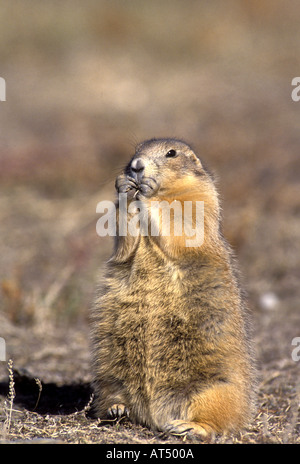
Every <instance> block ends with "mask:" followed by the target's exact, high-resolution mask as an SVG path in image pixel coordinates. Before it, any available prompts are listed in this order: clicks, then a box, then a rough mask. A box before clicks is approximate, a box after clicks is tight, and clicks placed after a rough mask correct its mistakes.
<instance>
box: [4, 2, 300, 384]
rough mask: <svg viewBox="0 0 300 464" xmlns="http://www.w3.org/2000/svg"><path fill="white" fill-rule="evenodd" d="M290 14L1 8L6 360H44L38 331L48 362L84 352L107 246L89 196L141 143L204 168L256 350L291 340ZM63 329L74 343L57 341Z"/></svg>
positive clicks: (296, 42) (193, 5) (264, 351)
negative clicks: (187, 149) (188, 154)
mask: <svg viewBox="0 0 300 464" xmlns="http://www.w3.org/2000/svg"><path fill="white" fill-rule="evenodd" d="M299 17H300V4H299V1H297V0H289V1H288V2H286V1H281V0H227V1H226V2H222V1H220V0H210V1H209V2H203V1H196V0H189V1H185V2H184V1H180V0H172V1H171V0H165V1H163V2H161V1H158V0H152V1H151V2H146V1H143V0H139V1H138V0H131V1H118V0H110V1H108V0H107V1H105V0H97V1H96V0H86V1H85V2H82V1H76V0H72V1H71V0H64V1H58V0H53V1H51V2H42V1H38V0H26V2H24V1H22V0H11V1H9V2H5V1H2V2H1V5H0V76H1V77H3V78H4V79H5V81H6V102H0V263H1V264H0V287H1V295H0V297H1V309H0V336H2V337H4V338H5V339H6V341H7V350H8V355H9V356H13V357H14V358H15V359H16V361H17V362H18V363H19V364H24V365H26V364H30V363H32V362H37V360H40V361H45V360H47V359H49V360H50V359H53V358H52V357H51V356H53V350H54V347H53V346H52V348H51V349H50V348H49V350H48V352H46V353H45V347H44V343H45V340H47V336H49V334H52V336H53V337H54V338H53V340H56V342H55V343H54V345H55V349H56V353H57V356H59V352H58V350H59V348H58V346H61V348H60V349H61V350H62V351H61V358H62V359H63V358H64V357H65V358H66V353H67V351H66V350H68V349H71V348H70V347H72V349H73V348H74V350H75V351H76V350H77V351H78V352H79V351H80V352H82V351H84V352H85V353H86V352H87V351H88V350H87V348H86V347H87V332H85V330H87V329H86V327H87V321H88V311H89V307H90V305H91V302H92V299H93V293H94V289H95V285H96V281H97V273H98V271H99V269H100V267H101V265H102V263H103V262H104V261H105V260H106V259H107V258H108V256H109V255H110V253H111V249H112V242H111V239H109V238H100V237H98V236H97V234H96V222H97V219H98V215H97V214H96V205H97V203H98V202H99V201H101V200H103V199H105V200H108V199H113V198H114V179H115V177H116V175H117V174H118V172H119V171H120V169H121V168H122V167H123V166H124V164H125V163H126V162H127V161H128V159H129V158H130V157H131V156H132V154H133V152H134V147H135V145H136V143H137V142H140V141H142V140H144V139H147V138H152V137H178V138H182V139H184V140H186V141H187V142H188V143H190V144H191V145H192V147H193V148H194V149H195V150H196V152H197V153H198V154H199V155H200V157H201V158H202V159H203V161H204V162H205V163H206V164H207V165H208V166H209V167H210V169H211V170H212V171H213V172H215V174H216V175H217V178H218V188H219V191H220V195H221V200H222V205H223V215H224V233H225V236H226V237H227V238H228V240H229V242H230V243H231V244H232V246H233V247H234V250H235V252H236V254H237V257H238V260H239V264H240V268H241V270H242V275H243V279H244V283H245V286H246V289H247V291H248V294H249V301H250V307H251V308H252V310H253V313H254V315H255V319H256V322H257V326H258V331H257V332H256V338H257V345H258V351H259V354H260V355H261V356H262V357H263V359H264V360H265V361H267V360H270V359H275V358H276V355H278V358H280V357H284V356H290V354H289V353H290V343H291V336H292V335H293V334H294V336H299V335H300V333H299V328H300V324H299V297H300V287H299V277H300V253H299V239H300V222H299V220H300V195H299V194H300V190H299V177H300V163H299V148H300V130H299V118H300V102H298V103H297V102H294V101H293V100H292V98H291V92H292V90H293V88H292V86H291V81H292V79H293V77H296V76H299V75H300V53H299V49H300V47H299V46H300V28H299ZM262 328H263V330H262ZM297 328H298V329H297ZM77 329H78V331H76V330H77ZM265 329H266V331H265ZM267 329H268V330H269V332H268V331H267ZM276 330H278V331H277V332H276ZM297 330H298V333H297ZM69 333H70V334H71V335H70V337H71V336H73V334H74V333H76V334H78V335H76V337H78V338H76V339H72V340H73V342H72V343H73V345H72V343H71V342H70V344H69V346H68V347H67V348H63V346H64V344H63V342H62V341H61V338H59V337H60V335H59V334H63V337H64V343H65V344H66V343H67V340H68V338H67V334H69ZM267 333H268V335H266V334H267ZM286 333H288V335H284V334H286ZM80 334H81V335H80ZM55 337H58V338H57V339H56V338H55ZM272 337H273V338H272ZM278 337H283V338H282V340H281V339H280V340H281V342H278V340H279V338H278ZM271 339H272V340H273V342H272V343H271V341H270V340H271ZM57 340H59V341H57ZM275 340H276V342H275ZM263 341H264V343H263ZM34 344H36V349H33V347H32V345H34ZM52 345H53V344H52ZM81 347H83V348H81ZM64 349H65V351H64ZM41 350H42V354H41V353H40V354H37V353H38V352H40V351H41ZM51 350H52V351H51ZM77 351H76V353H77ZM33 352H34V353H35V354H34V356H35V357H34V356H33ZM47 353H48V354H47ZM47 356H48V358H47ZM78 356H80V355H79V354H78ZM84 356H85V355H84ZM274 357H275V358H274ZM78 359H79V358H78ZM48 367H49V365H48ZM57 369H59V367H58V365H57V363H56V364H55V366H54V367H53V371H54V370H55V371H57ZM63 369H64V372H66V371H65V365H64V367H63ZM70 369H71V367H70ZM73 370H74V366H73ZM81 374H82V371H81ZM81 374H80V375H81ZM75 375H76V374H75Z"/></svg>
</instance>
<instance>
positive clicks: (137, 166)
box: [131, 158, 145, 172]
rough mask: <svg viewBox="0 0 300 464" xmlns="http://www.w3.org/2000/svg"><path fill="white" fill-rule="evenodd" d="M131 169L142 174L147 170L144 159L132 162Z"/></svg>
mask: <svg viewBox="0 0 300 464" xmlns="http://www.w3.org/2000/svg"><path fill="white" fill-rule="evenodd" d="M131 169H132V170H133V172H142V171H143V170H144V169H145V164H144V161H143V160H142V158H137V159H135V160H133V161H132V163H131Z"/></svg>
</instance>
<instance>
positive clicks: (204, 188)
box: [124, 139, 217, 200]
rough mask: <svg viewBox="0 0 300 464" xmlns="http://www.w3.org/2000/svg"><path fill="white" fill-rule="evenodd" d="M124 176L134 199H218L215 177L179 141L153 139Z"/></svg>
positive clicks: (140, 148)
mask: <svg viewBox="0 0 300 464" xmlns="http://www.w3.org/2000/svg"><path fill="white" fill-rule="evenodd" d="M124 175H125V176H126V178H127V179H129V180H130V181H131V183H130V186H131V187H132V189H131V190H133V191H134V196H135V197H136V198H137V199H141V200H142V199H143V198H153V197H156V198H159V199H167V200H172V199H178V200H180V199H182V197H184V199H186V200H188V199H189V198H188V197H191V198H190V199H197V197H199V195H200V196H202V195H203V196H205V197H206V196H207V195H209V196H210V197H216V196H217V193H216V189H215V186H214V182H213V180H212V177H211V175H210V174H208V172H207V171H206V170H205V169H204V167H203V165H202V163H201V161H200V159H199V158H198V157H197V156H196V154H195V153H194V151H193V150H192V149H191V147H190V146H189V145H188V144H186V143H185V142H183V141H181V140H177V139H151V140H147V141H145V142H143V143H141V144H139V145H138V146H137V148H136V152H135V155H134V156H133V157H132V159H131V160H130V162H129V163H128V165H127V166H126V168H125V171H124ZM127 191H128V184H127ZM203 199H204V198H203Z"/></svg>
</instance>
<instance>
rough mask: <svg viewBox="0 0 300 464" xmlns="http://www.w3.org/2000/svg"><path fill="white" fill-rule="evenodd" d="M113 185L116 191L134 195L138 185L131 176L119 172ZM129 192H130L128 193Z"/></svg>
mask: <svg viewBox="0 0 300 464" xmlns="http://www.w3.org/2000/svg"><path fill="white" fill-rule="evenodd" d="M115 187H116V190H117V192H118V193H127V194H132V195H134V194H135V193H136V192H137V190H138V185H137V183H136V181H135V179H133V177H129V176H125V175H124V174H121V175H120V176H118V177H117V179H116V183H115ZM129 192H130V193H129Z"/></svg>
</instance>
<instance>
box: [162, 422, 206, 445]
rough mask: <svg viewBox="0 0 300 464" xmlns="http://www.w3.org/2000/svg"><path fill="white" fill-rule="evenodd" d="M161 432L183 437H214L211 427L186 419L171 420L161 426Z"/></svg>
mask: <svg viewBox="0 0 300 464" xmlns="http://www.w3.org/2000/svg"><path fill="white" fill-rule="evenodd" d="M162 430H163V432H165V433H168V434H171V435H180V436H183V437H188V438H192V437H195V436H196V437H197V438H201V439H205V440H207V439H211V438H213V437H214V435H215V434H214V431H213V429H212V428H211V427H210V426H209V425H207V424H198V423H197V422H192V421H188V420H172V421H170V422H168V423H167V424H165V425H164V426H163V428H162Z"/></svg>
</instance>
